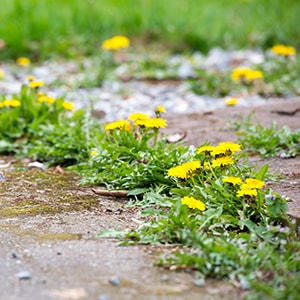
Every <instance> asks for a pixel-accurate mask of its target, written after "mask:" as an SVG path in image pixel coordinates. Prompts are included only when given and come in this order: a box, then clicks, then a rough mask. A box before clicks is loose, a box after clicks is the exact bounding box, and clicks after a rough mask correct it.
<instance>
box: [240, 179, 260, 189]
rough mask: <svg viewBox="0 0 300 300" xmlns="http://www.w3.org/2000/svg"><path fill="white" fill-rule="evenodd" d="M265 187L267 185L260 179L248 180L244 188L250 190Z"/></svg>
mask: <svg viewBox="0 0 300 300" xmlns="http://www.w3.org/2000/svg"><path fill="white" fill-rule="evenodd" d="M264 185H265V183H264V182H263V181H261V180H259V179H256V178H247V179H246V180H245V184H243V186H242V188H243V187H247V188H250V189H261V188H262V187H263V186H264Z"/></svg>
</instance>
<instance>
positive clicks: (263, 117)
mask: <svg viewBox="0 0 300 300" xmlns="http://www.w3.org/2000/svg"><path fill="white" fill-rule="evenodd" d="M297 108H300V99H299V98H295V99H290V100H272V101H270V103H268V104H265V105H260V106H256V107H251V108H250V107H238V106H235V107H226V108H222V109H218V110H214V111H206V112H195V113H193V114H189V115H167V120H168V124H169V126H168V128H167V129H166V130H165V133H166V134H173V133H178V132H185V133H186V141H185V144H187V145H191V144H192V145H195V146H198V145H200V144H202V143H203V142H205V141H209V142H211V143H212V144H216V143H219V142H221V141H229V140H230V141H236V140H237V136H236V134H235V131H234V130H233V128H232V124H231V123H230V122H229V121H231V120H242V119H243V117H245V116H248V115H249V113H250V112H251V111H252V110H253V111H254V112H255V115H256V116H257V118H258V119H259V121H260V122H261V123H262V124H263V125H265V126H270V125H271V124H272V122H273V121H276V122H277V123H278V126H279V128H280V127H281V126H283V125H287V126H289V127H290V128H291V129H292V130H296V129H299V127H300V126H299V125H300V122H299V118H300V112H299V113H295V114H294V115H292V116H289V115H287V114H278V113H274V111H285V112H293V111H295V109H297ZM0 160H2V162H1V163H0V168H1V169H0V175H1V174H2V176H5V178H6V179H5V180H3V181H1V186H0V216H1V218H0V232H1V239H0V266H1V268H0V269H1V280H0V291H1V294H0V299H5V300H17V299H18V300H20V299H21V300H29V299H30V300H34V299H45V300H48V299H49V300H50V299H51V300H52V299H70V300H71V299H102V300H104V299H107V300H108V299H109V300H114V299H145V300H148V299H149V300H150V299H170V300H177V299H178V300H179V299H189V300H193V299H231V300H232V299H241V298H242V296H243V293H244V292H243V291H242V290H241V289H239V287H238V286H237V285H234V284H233V283H232V282H231V283H229V282H227V281H215V280H208V281H207V282H205V284H204V286H202V287H199V286H197V284H196V282H195V277H194V274H191V273H185V272H176V271H169V270H164V269H162V268H159V267H155V266H154V263H155V261H156V259H157V257H158V255H159V254H160V253H164V252H168V251H172V248H170V247H167V246H166V247H159V248H155V247H149V246H144V245H140V246H119V245H118V241H117V240H114V239H103V238H99V237H97V234H98V233H99V232H100V231H101V230H103V229H108V228H118V229H125V228H135V227H136V226H138V224H137V221H136V220H139V219H141V216H140V212H139V210H138V209H134V208H127V207H125V204H126V199H117V198H109V197H103V196H100V195H97V194H95V193H93V192H92V190H91V188H88V187H79V186H78V179H79V178H78V177H76V176H75V175H74V174H72V173H70V172H66V171H64V170H61V169H60V168H53V169H49V170H46V171H42V170H39V169H28V168H27V165H28V161H26V160H25V161H24V160H23V161H15V162H13V163H11V164H10V162H12V160H13V159H12V158H11V157H2V158H0ZM251 161H252V163H253V164H255V165H257V166H258V167H259V166H261V165H263V164H265V163H268V164H269V168H270V170H271V171H272V172H280V173H281V174H282V176H281V180H280V181H278V182H268V183H267V184H268V185H269V186H270V187H271V188H272V189H273V190H275V191H277V192H279V193H280V194H284V195H286V196H288V197H289V198H290V199H291V201H289V203H288V204H289V213H290V215H292V216H294V217H295V218H298V219H299V218H300V157H299V155H298V156H297V157H295V158H291V159H283V158H280V157H275V158H272V159H262V158H260V157H258V156H251ZM7 163H8V165H6V164H7Z"/></svg>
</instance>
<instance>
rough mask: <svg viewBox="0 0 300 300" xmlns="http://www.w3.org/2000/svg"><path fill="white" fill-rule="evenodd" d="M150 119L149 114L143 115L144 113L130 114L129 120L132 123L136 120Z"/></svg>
mask: <svg viewBox="0 0 300 300" xmlns="http://www.w3.org/2000/svg"><path fill="white" fill-rule="evenodd" d="M147 119H149V116H148V115H147V114H143V113H139V112H138V113H133V114H130V115H129V117H128V120H130V121H136V120H147Z"/></svg>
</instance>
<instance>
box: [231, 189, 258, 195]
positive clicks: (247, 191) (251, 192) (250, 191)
mask: <svg viewBox="0 0 300 300" xmlns="http://www.w3.org/2000/svg"><path fill="white" fill-rule="evenodd" d="M236 195H237V196H238V197H242V196H257V190H256V189H250V188H248V189H246V188H241V189H240V190H239V191H237V194H236Z"/></svg>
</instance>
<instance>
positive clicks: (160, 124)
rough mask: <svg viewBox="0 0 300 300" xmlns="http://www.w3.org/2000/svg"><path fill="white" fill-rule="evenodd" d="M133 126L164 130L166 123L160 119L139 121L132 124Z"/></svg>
mask: <svg viewBox="0 0 300 300" xmlns="http://www.w3.org/2000/svg"><path fill="white" fill-rule="evenodd" d="M134 125H136V126H141V127H146V128H165V127H167V121H166V120H164V119H161V118H148V119H143V120H141V119H139V120H136V121H135V122H134Z"/></svg>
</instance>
